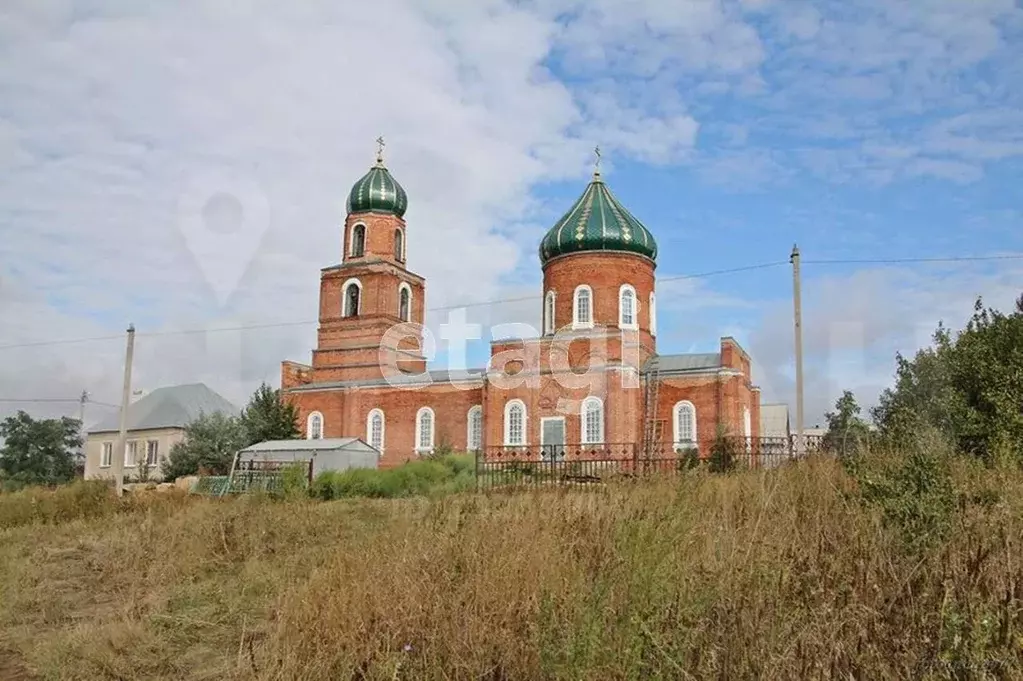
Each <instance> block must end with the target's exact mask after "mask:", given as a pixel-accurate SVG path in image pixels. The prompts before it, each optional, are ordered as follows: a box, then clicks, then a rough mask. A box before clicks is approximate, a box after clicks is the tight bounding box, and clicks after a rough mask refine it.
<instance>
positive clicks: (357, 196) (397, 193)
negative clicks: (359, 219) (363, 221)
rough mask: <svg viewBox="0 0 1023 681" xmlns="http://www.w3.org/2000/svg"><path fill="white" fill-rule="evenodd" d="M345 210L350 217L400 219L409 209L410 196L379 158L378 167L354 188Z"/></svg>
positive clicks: (362, 178) (349, 195) (373, 168)
mask: <svg viewBox="0 0 1023 681" xmlns="http://www.w3.org/2000/svg"><path fill="white" fill-rule="evenodd" d="M345 208H346V211H347V213H348V214H349V215H351V214H352V213H384V214H385V215H397V216H398V217H399V218H400V217H402V216H404V215H405V211H406V210H407V209H408V195H407V194H406V193H405V190H404V189H402V188H401V185H400V184H398V182H397V180H395V179H394V178H393V177H392V176H391V173H389V172H388V171H387V168H385V167H384V163H383V159H382V158H380V157H379V156H378V157H377V163H376V165H375V166H373V167H372V168H370V169H369V172H368V173H366V174H365V175H363V176H362V177H361V178H360V179H359V181H358V182H356V183H355V186H353V187H352V191H351V192H349V194H348V203H347V204H346V207H345Z"/></svg>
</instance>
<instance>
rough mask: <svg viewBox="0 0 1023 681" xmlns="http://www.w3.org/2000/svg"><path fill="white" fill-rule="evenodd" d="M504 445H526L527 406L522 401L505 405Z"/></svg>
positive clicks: (512, 401)
mask: <svg viewBox="0 0 1023 681" xmlns="http://www.w3.org/2000/svg"><path fill="white" fill-rule="evenodd" d="M504 444H506V445H508V446H511V447H517V446H521V445H524V444H526V405H525V404H523V403H522V400H511V401H510V402H508V403H507V404H506V405H504Z"/></svg>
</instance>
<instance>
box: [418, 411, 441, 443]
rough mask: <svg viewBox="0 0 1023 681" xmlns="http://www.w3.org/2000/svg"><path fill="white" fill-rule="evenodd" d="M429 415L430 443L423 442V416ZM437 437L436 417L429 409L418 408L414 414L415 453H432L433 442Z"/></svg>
mask: <svg viewBox="0 0 1023 681" xmlns="http://www.w3.org/2000/svg"><path fill="white" fill-rule="evenodd" d="M426 414H429V415H430V441H429V442H428V443H424V442H423V427H422V426H423V416H424V415H426ZM436 435H437V415H436V414H434V413H433V409H431V408H430V407H420V408H419V411H417V412H416V452H419V453H424V452H425V453H429V452H432V451H433V442H434V440H435V438H436Z"/></svg>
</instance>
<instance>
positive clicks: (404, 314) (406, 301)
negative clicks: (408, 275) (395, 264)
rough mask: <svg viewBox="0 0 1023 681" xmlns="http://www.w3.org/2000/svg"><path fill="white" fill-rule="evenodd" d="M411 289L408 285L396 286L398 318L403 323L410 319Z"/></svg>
mask: <svg viewBox="0 0 1023 681" xmlns="http://www.w3.org/2000/svg"><path fill="white" fill-rule="evenodd" d="M411 310H412V287H411V286H409V285H408V284H405V283H403V284H400V285H399V286H398V318H399V319H401V321H403V322H407V321H411V319H412V313H411Z"/></svg>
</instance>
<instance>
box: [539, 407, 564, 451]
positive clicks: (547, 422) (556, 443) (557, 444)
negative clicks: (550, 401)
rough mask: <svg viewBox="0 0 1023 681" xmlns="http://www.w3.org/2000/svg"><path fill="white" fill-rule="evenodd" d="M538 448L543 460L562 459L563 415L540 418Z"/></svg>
mask: <svg viewBox="0 0 1023 681" xmlns="http://www.w3.org/2000/svg"><path fill="white" fill-rule="evenodd" d="M540 450H541V456H542V458H543V460H544V461H562V460H564V458H565V417H563V416H547V417H544V418H541V419H540Z"/></svg>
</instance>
